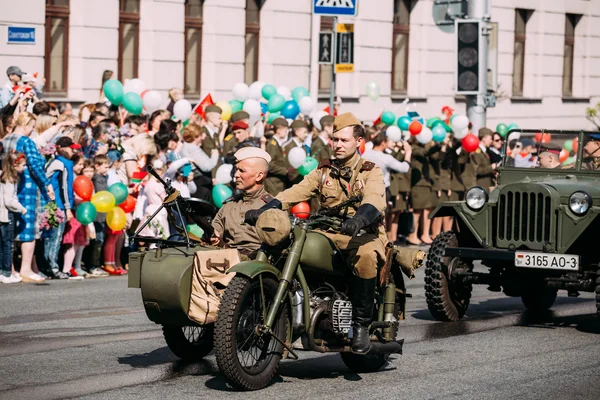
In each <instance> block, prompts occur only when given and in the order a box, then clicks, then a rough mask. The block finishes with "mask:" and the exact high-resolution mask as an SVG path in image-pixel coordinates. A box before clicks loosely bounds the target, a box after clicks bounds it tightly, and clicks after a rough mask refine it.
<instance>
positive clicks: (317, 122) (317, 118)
mask: <svg viewBox="0 0 600 400" xmlns="http://www.w3.org/2000/svg"><path fill="white" fill-rule="evenodd" d="M326 115H329V114H327V111H323V110H319V111H315V112H313V113H312V114H311V116H310V118H311V119H312V123H313V125H314V126H315V127H316V128H317V129H318V130H320V131H322V130H323V127H322V126H321V118H323V117H324V116H326Z"/></svg>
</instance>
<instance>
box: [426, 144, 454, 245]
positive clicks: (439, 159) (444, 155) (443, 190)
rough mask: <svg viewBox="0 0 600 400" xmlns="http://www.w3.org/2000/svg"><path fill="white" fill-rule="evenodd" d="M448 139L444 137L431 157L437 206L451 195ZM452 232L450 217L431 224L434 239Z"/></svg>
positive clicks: (450, 164)
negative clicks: (441, 234) (443, 233)
mask: <svg viewBox="0 0 600 400" xmlns="http://www.w3.org/2000/svg"><path fill="white" fill-rule="evenodd" d="M449 143H450V138H449V137H448V136H446V138H445V139H444V141H443V142H442V144H441V146H439V147H440V151H439V152H437V153H435V154H433V155H432V166H433V169H434V170H435V180H434V182H433V192H434V193H435V195H436V196H437V200H438V204H439V203H442V202H444V201H449V200H450V195H451V193H452V187H451V185H452V182H451V176H452V173H451V169H452V163H451V160H450V158H449V156H448V154H449V152H448V150H449V149H448V144H449ZM442 230H443V231H449V230H452V217H436V218H434V219H433V222H432V223H431V234H432V237H433V238H435V237H436V236H437V235H439V234H440V232H442Z"/></svg>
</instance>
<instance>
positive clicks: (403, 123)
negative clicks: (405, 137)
mask: <svg viewBox="0 0 600 400" xmlns="http://www.w3.org/2000/svg"><path fill="white" fill-rule="evenodd" d="M411 122H412V121H411V119H410V118H409V117H407V116H406V115H403V116H401V117H400V118H398V122H397V124H398V128H400V129H402V130H403V131H407V130H408V127H409V126H410V123H411Z"/></svg>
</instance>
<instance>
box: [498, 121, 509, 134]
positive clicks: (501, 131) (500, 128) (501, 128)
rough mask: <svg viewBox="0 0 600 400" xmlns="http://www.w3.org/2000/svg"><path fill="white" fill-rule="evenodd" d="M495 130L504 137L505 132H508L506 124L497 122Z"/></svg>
mask: <svg viewBox="0 0 600 400" xmlns="http://www.w3.org/2000/svg"><path fill="white" fill-rule="evenodd" d="M496 132H498V134H499V135H500V136H502V137H506V132H508V126H506V124H502V123H501V124H498V125H496Z"/></svg>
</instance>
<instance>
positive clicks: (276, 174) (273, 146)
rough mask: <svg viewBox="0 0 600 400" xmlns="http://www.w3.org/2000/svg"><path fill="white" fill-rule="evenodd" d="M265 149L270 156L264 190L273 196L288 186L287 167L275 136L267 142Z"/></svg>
mask: <svg viewBox="0 0 600 400" xmlns="http://www.w3.org/2000/svg"><path fill="white" fill-rule="evenodd" d="M266 151H267V153H269V155H270V156H271V162H270V163H269V173H268V174H267V178H266V179H265V190H266V191H267V192H269V193H270V194H272V195H273V196H275V195H277V194H278V193H279V192H281V191H282V190H285V188H286V187H287V186H288V178H287V176H288V175H287V174H288V168H287V166H286V161H285V158H284V156H283V149H282V148H281V146H280V145H279V142H277V140H276V139H275V138H272V139H271V140H269V141H268V142H267V146H266Z"/></svg>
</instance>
